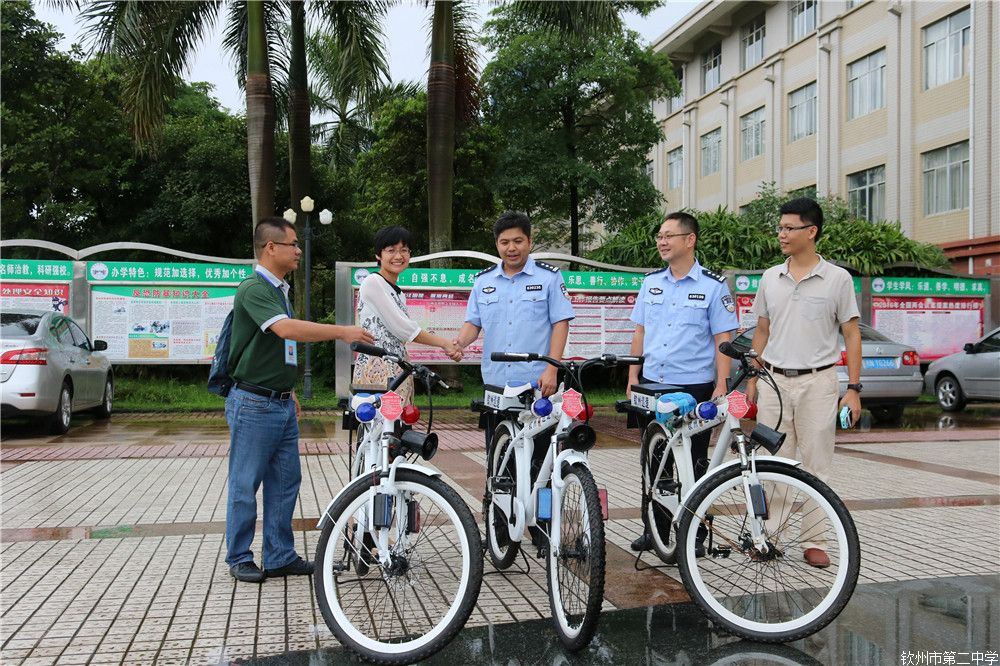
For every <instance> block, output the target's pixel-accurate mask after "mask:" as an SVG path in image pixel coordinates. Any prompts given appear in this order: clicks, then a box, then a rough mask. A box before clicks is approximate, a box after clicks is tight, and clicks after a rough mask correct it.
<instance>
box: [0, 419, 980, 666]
mask: <svg viewBox="0 0 1000 666" xmlns="http://www.w3.org/2000/svg"><path fill="white" fill-rule="evenodd" d="M440 415H441V416H439V415H438V414H436V415H435V416H436V418H435V423H436V424H438V425H440V426H441V427H440V428H439V434H440V436H441V439H442V445H441V452H440V453H439V454H438V456H437V457H436V458H435V459H434V460H433V461H432V463H433V465H436V466H437V467H438V468H439V469H440V470H441V471H442V473H443V474H444V476H445V478H446V480H447V481H448V482H449V483H451V484H452V485H453V486H454V487H455V488H456V489H457V490H458V491H459V493H460V494H461V495H462V497H463V498H464V499H465V500H466V501H467V502H468V503H469V504H470V506H471V507H472V508H473V510H474V512H476V514H477V515H478V509H479V504H480V501H481V494H482V487H483V471H482V470H483V465H484V462H485V456H484V455H483V453H482V451H481V441H482V440H481V434H480V433H479V432H478V431H476V430H474V429H472V428H471V425H470V419H469V417H468V416H467V415H466V414H465V413H464V412H460V411H457V410H455V411H445V410H442V412H440ZM596 425H597V427H598V428H599V430H600V432H601V443H600V445H599V446H598V447H597V448H596V449H595V450H594V451H593V452H592V454H591V462H592V466H593V469H594V473H595V477H596V479H597V481H598V483H599V484H601V485H603V486H605V487H607V488H608V491H609V504H610V510H611V519H610V520H609V521H608V523H607V539H608V576H609V584H608V586H607V588H608V594H607V596H606V601H605V608H608V609H610V608H616V607H624V606H633V605H644V604H652V603H669V602H675V601H680V600H685V599H686V598H687V596H686V593H685V592H684V589H683V586H682V585H681V584H680V582H679V576H678V573H677V570H676V568H657V569H647V570H644V571H636V570H635V568H634V567H633V563H634V557H633V555H632V554H631V553H630V552H629V550H628V544H629V542H630V541H631V540H632V539H633V538H634V537H635V536H636V535H637V534H638V532H639V531H640V529H641V523H640V521H639V508H638V507H639V490H638V481H637V479H638V450H637V447H636V446H635V444H634V431H625V430H624V429H622V428H621V427H620V422H619V421H618V420H616V418H615V417H614V416H612V415H611V414H601V415H600V416H599V418H598V419H597V420H596ZM303 434H304V438H303V441H302V446H301V451H302V453H303V483H302V492H301V495H300V498H299V503H298V507H297V512H296V516H297V519H296V523H295V527H296V540H297V544H296V545H297V548H298V549H299V552H300V553H303V554H306V555H311V554H312V553H313V552H314V550H315V542H316V538H317V536H318V532H317V531H316V530H315V524H316V520H317V517H318V516H319V515H320V513H321V511H322V509H323V507H324V506H325V505H326V503H327V502H328V501H329V499H330V498H331V497H333V495H334V494H335V493H336V492H337V491H338V490H339V489H340V487H341V486H342V485H343V483H344V481H345V480H346V478H347V471H346V470H347V456H346V455H345V451H346V436H345V434H344V433H343V432H341V431H340V430H339V428H338V427H337V418H336V415H335V414H334V413H333V412H326V413H320V414H316V413H313V414H309V415H308V416H307V418H306V420H305V421H304V423H303ZM226 440H227V432H226V429H225V423H224V421H222V420H221V419H219V418H218V416H217V415H210V414H206V415H195V416H193V417H191V418H185V419H184V421H183V422H180V423H179V422H176V421H165V420H164V417H163V416H147V415H124V416H123V417H118V416H116V417H115V419H114V420H113V421H112V423H110V424H104V423H93V424H86V423H84V424H83V425H82V426H80V427H74V429H73V430H72V431H71V432H70V433H69V435H66V436H63V437H29V436H27V435H24V436H19V435H18V433H15V434H14V436H11V435H10V434H9V432H8V433H5V435H4V441H3V443H2V446H0V459H2V461H3V466H2V468H0V493H2V499H0V501H2V514H0V517H2V529H0V567H2V568H0V589H2V593H0V659H2V661H3V662H4V663H12V664H14V663H24V664H54V663H59V664H75V663H80V664H83V663H92V664H104V663H152V662H154V661H155V662H156V663H163V664H168V663H219V662H222V661H228V660H231V659H235V658H239V657H251V656H264V655H271V654H279V653H282V652H285V651H289V650H301V649H311V648H318V647H332V646H335V645H336V644H337V643H336V641H335V640H334V639H333V637H332V636H331V635H330V632H329V630H328V629H327V628H326V626H325V624H324V623H323V620H322V618H321V616H320V614H319V612H318V609H317V608H316V605H315V603H314V595H313V590H312V583H311V580H307V579H302V578H299V579H290V580H269V581H267V582H266V583H265V584H264V585H262V586H255V585H245V584H239V585H237V584H236V583H235V582H234V581H233V579H232V578H230V576H229V573H228V569H227V567H226V566H225V563H224V562H223V556H224V543H223V534H224V528H225V481H226V458H225V455H226V452H227V442H226ZM894 440H898V441H894ZM945 442H947V443H945ZM998 473H1000V448H998V447H997V432H996V431H995V430H993V431H990V430H971V429H963V430H949V431H943V432H933V431H932V432H920V431H917V432H902V431H897V432H885V431H883V432H873V433H851V435H850V436H848V437H841V438H840V439H839V440H838V449H837V455H836V456H835V458H834V466H833V473H832V478H831V485H832V486H833V487H834V488H835V489H836V490H837V491H838V492H839V493H840V494H841V496H842V497H843V498H844V499H845V501H846V502H847V504H848V507H849V508H850V509H851V511H852V514H853V516H854V520H855V522H856V524H857V526H858V530H859V533H860V536H861V544H862V570H861V582H862V583H865V582H884V581H903V580H908V579H916V578H934V577H940V576H953V575H954V576H957V575H971V574H984V573H988V574H997V573H1000V493H998V484H1000V474H998ZM257 543H258V544H259V541H258V542H257ZM641 561H642V562H643V563H644V564H646V565H649V566H654V565H656V564H658V561H657V560H656V559H655V557H654V556H652V555H650V554H645V555H643V557H642V558H641ZM530 565H531V566H530V571H529V572H528V573H523V574H522V573H500V572H496V571H494V570H493V569H492V567H491V566H490V565H489V564H487V566H486V571H487V575H486V577H485V579H484V581H483V588H482V593H481V595H480V598H479V603H478V605H477V607H476V610H475V612H474V613H473V616H472V618H471V619H470V624H471V625H483V624H488V623H504V622H512V621H518V620H524V619H542V618H547V617H548V616H549V609H548V597H547V594H546V588H545V581H544V575H543V574H544V569H543V566H542V563H541V562H540V561H537V560H534V559H532V561H531V563H530Z"/></svg>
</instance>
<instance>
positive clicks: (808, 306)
mask: <svg viewBox="0 0 1000 666" xmlns="http://www.w3.org/2000/svg"><path fill="white" fill-rule="evenodd" d="M802 316H803V317H805V318H806V319H808V320H809V321H817V320H820V319H827V318H829V317H830V299H828V298H824V297H822V296H806V298H805V300H804V301H803V302H802Z"/></svg>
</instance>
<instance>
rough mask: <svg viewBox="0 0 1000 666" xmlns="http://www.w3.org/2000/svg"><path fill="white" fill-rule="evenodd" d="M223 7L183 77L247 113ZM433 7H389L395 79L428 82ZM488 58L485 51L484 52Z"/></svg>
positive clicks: (678, 8) (61, 15)
mask: <svg viewBox="0 0 1000 666" xmlns="http://www.w3.org/2000/svg"><path fill="white" fill-rule="evenodd" d="M33 4H34V7H35V13H36V15H37V16H38V18H39V20H42V21H45V22H46V23H51V24H52V25H53V26H54V27H55V29H56V30H57V31H58V32H61V33H62V34H63V36H64V38H63V40H62V41H61V42H60V43H59V48H60V49H62V50H65V51H68V50H69V48H70V47H71V46H72V45H73V44H75V43H77V44H81V45H82V46H83V47H84V50H85V51H86V50H87V49H89V47H90V44H88V43H86V42H85V41H84V38H83V35H82V34H81V25H80V23H79V22H78V21H77V19H76V15H75V14H74V13H73V12H68V11H63V10H62V9H59V8H57V7H54V6H52V5H51V4H50V3H47V2H42V1H39V0H34V2H33ZM697 5H698V2H692V1H684V2H676V1H675V2H666V3H665V4H664V5H663V6H662V7H660V8H659V9H656V10H655V11H653V12H652V13H651V14H650V15H649V16H647V17H640V16H637V15H635V14H627V15H626V17H625V22H626V24H627V25H628V27H629V28H631V29H632V30H635V31H636V32H637V33H639V35H640V36H641V37H642V39H643V40H645V41H646V42H647V43H651V42H653V41H655V40H656V39H657V38H658V37H659V36H660V35H662V34H663V33H664V32H666V31H667V30H668V29H669V28H670V27H671V26H673V25H674V24H675V23H677V22H678V21H679V20H680V19H681V18H683V17H684V16H685V15H686V14H687V13H688V12H690V11H691V10H692V9H693V8H694V7H696V6H697ZM493 6H494V5H493V4H492V3H482V4H480V5H479V12H478V13H479V17H478V18H479V23H480V24H481V23H482V22H483V21H485V20H486V18H487V15H488V13H489V11H490V10H491V9H492V8H493ZM225 14H226V13H225V11H222V12H220V16H219V20H218V21H217V23H216V25H215V29H214V30H212V32H211V33H209V34H207V35H206V36H205V39H204V40H203V41H202V43H201V44H200V45H199V48H198V51H197V53H196V54H195V57H194V58H193V59H192V61H191V65H190V68H189V70H188V71H187V72H186V73H185V78H186V79H187V80H189V81H207V82H208V83H210V84H212V86H214V88H215V96H216V98H217V99H218V100H219V102H220V103H221V104H222V105H223V106H224V107H226V108H228V109H230V110H231V111H233V112H235V113H243V112H244V111H245V109H246V104H245V102H244V100H243V93H242V92H241V91H240V89H239V86H238V85H237V83H236V77H235V75H234V68H233V63H232V61H231V59H230V58H229V56H228V55H227V54H226V53H225V52H224V51H223V50H222V30H223V23H224V19H225ZM429 15H430V10H429V9H428V8H426V6H425V4H424V2H423V1H422V0H421V1H420V2H404V3H401V4H399V5H397V6H395V7H393V8H391V9H390V10H389V14H388V17H387V20H386V23H385V34H386V41H387V44H388V49H387V51H388V58H389V69H390V73H391V75H392V79H393V80H394V81H404V80H409V81H424V80H425V79H426V78H427V67H428V63H429V54H428V50H427V44H428V42H427V39H428V21H429ZM484 59H485V54H484Z"/></svg>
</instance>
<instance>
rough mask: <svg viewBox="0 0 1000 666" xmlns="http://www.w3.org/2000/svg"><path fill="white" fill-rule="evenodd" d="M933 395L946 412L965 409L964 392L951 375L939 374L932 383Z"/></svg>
mask: <svg viewBox="0 0 1000 666" xmlns="http://www.w3.org/2000/svg"><path fill="white" fill-rule="evenodd" d="M934 396H935V397H936V398H937V401H938V404H939V405H940V406H941V409H943V410H944V411H946V412H960V411H962V410H963V409H965V394H964V393H963V392H962V387H961V385H960V384H959V383H958V380H957V379H955V377H954V376H952V375H941V377H939V378H938V380H937V383H936V384H935V385H934Z"/></svg>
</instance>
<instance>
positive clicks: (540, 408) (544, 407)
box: [531, 398, 552, 416]
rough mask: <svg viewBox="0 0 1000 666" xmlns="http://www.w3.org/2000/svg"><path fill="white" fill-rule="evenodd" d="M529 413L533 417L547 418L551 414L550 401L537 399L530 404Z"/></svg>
mask: <svg viewBox="0 0 1000 666" xmlns="http://www.w3.org/2000/svg"><path fill="white" fill-rule="evenodd" d="M531 412H532V413H533V414H534V415H535V416H548V415H549V414H551V413H552V401H551V400H549V399H548V398H539V399H538V400H536V401H534V402H533V403H531Z"/></svg>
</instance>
